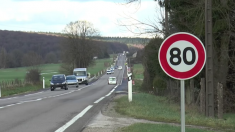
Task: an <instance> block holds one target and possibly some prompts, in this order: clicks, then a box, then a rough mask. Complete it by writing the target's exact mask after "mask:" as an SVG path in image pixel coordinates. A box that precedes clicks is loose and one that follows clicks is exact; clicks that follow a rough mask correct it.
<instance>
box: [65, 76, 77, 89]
mask: <svg viewBox="0 0 235 132" xmlns="http://www.w3.org/2000/svg"><path fill="white" fill-rule="evenodd" d="M66 81H67V84H68V85H75V86H76V87H77V88H78V87H79V83H78V80H77V78H76V76H75V75H68V76H66Z"/></svg>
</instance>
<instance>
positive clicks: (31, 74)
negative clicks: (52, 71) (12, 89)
mask: <svg viewBox="0 0 235 132" xmlns="http://www.w3.org/2000/svg"><path fill="white" fill-rule="evenodd" d="M40 73H41V71H40V70H39V69H38V68H32V69H29V70H28V72H27V74H26V76H25V80H26V81H28V82H32V83H33V84H37V83H39V82H40V76H41V75H40Z"/></svg>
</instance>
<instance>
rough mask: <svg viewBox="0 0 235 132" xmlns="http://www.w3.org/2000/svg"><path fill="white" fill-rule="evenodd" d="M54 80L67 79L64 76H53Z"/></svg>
mask: <svg viewBox="0 0 235 132" xmlns="http://www.w3.org/2000/svg"><path fill="white" fill-rule="evenodd" d="M52 80H53V81H63V80H65V78H64V76H53V77H52Z"/></svg>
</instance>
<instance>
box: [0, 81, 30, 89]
mask: <svg viewBox="0 0 235 132" xmlns="http://www.w3.org/2000/svg"><path fill="white" fill-rule="evenodd" d="M29 84H30V85H31V84H33V83H32V82H30V81H24V80H19V79H15V80H9V81H1V82H0V87H1V88H3V89H4V88H13V87H23V86H25V85H29Z"/></svg>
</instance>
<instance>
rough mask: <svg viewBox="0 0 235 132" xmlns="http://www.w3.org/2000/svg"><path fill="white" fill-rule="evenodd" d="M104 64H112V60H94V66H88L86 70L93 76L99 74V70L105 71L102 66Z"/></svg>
mask: <svg viewBox="0 0 235 132" xmlns="http://www.w3.org/2000/svg"><path fill="white" fill-rule="evenodd" d="M110 57H111V56H110ZM105 62H108V63H110V64H111V63H112V62H113V58H107V59H97V60H95V64H94V65H93V66H90V67H88V68H87V69H88V72H89V73H90V74H91V75H94V74H97V73H98V72H100V71H101V70H105V69H106V67H105V65H104V63H105Z"/></svg>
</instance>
